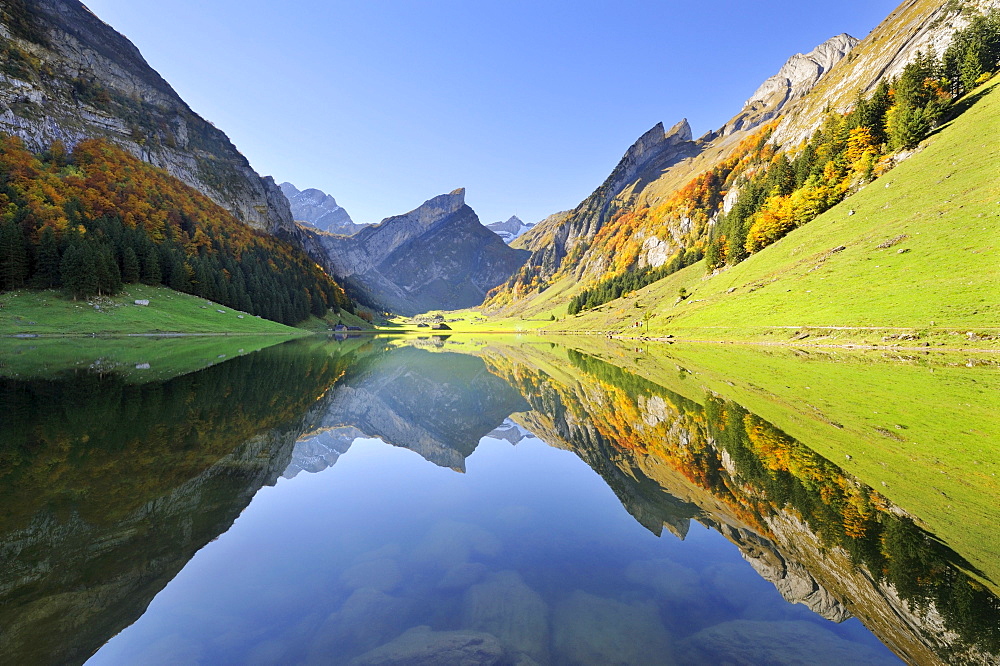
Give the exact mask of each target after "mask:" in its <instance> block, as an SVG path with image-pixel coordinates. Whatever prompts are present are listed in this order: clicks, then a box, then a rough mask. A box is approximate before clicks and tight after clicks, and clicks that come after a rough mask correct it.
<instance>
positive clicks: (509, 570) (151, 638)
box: [89, 437, 896, 664]
mask: <svg viewBox="0 0 1000 666" xmlns="http://www.w3.org/2000/svg"><path fill="white" fill-rule="evenodd" d="M467 465H468V469H467V473H465V474H460V473H457V472H455V471H452V470H450V469H447V468H441V467H437V466H435V465H432V464H430V463H428V462H427V461H425V460H423V459H422V458H421V457H420V456H418V455H417V454H415V453H413V452H411V451H408V450H405V449H401V448H396V447H393V446H389V445H386V444H384V443H382V442H381V441H379V440H373V439H359V440H357V441H355V442H354V444H353V445H352V446H351V448H350V450H349V451H348V452H347V453H346V454H344V455H343V456H342V457H341V458H340V459H339V460H338V461H337V462H336V464H335V465H334V466H333V467H330V468H328V469H326V470H324V471H322V472H319V473H316V474H299V475H297V476H296V477H295V478H293V479H281V480H279V482H278V483H277V485H276V486H275V487H267V488H263V489H262V490H261V491H260V492H259V493H258V494H257V496H256V497H255V498H254V499H253V501H252V502H251V504H250V506H249V507H248V508H247V509H246V510H245V511H244V512H243V513H242V515H241V516H240V517H239V519H238V520H237V521H236V523H235V524H234V525H233V527H232V528H231V529H230V530H229V531H228V532H226V533H225V534H223V535H222V536H220V537H219V539H218V540H216V541H214V542H213V543H211V544H209V545H208V546H206V547H205V548H204V549H202V550H201V551H200V552H199V553H198V554H197V555H196V556H195V557H194V558H193V559H192V560H191V561H190V563H188V565H187V566H186V567H185V568H184V570H183V571H182V572H181V573H180V574H179V575H178V576H177V577H176V578H175V579H174V580H173V582H172V583H170V585H168V586H167V588H166V589H165V590H163V592H161V593H160V594H159V595H158V596H157V597H156V599H155V600H154V601H153V603H152V604H150V606H149V608H148V610H147V611H146V613H145V614H144V615H143V616H142V617H141V618H140V619H139V620H138V621H137V622H136V623H135V624H134V625H132V626H131V627H129V628H128V629H126V630H125V631H124V632H122V633H121V634H120V635H119V636H117V637H115V638H114V639H112V640H111V641H110V642H109V643H108V644H107V645H106V646H105V647H104V648H103V649H101V650H100V651H99V652H98V653H97V654H96V655H95V656H94V657H93V659H91V661H90V662H89V663H91V664H139V663H141V664H158V663H162V664H177V663H203V664H249V663H348V662H349V661H350V660H351V659H352V658H354V657H357V656H359V655H361V654H363V653H365V652H367V651H369V650H372V649H374V648H377V647H378V646H379V645H382V644H384V643H388V642H390V641H391V640H392V639H394V638H396V637H397V636H399V635H400V634H401V633H403V632H404V631H406V630H408V629H411V628H413V627H418V626H422V625H426V626H429V627H430V628H431V629H432V630H434V631H441V632H444V631H454V630H473V631H477V630H478V631H482V630H490V629H492V630H493V631H494V632H496V633H497V634H503V632H504V631H506V632H507V634H508V635H507V636H503V635H501V636H500V638H501V640H502V641H503V640H504V639H507V640H509V641H510V644H511V645H512V647H513V648H514V649H515V650H521V652H520V653H519V655H518V656H523V655H526V656H528V657H530V658H532V659H534V660H535V661H536V662H537V663H557V664H569V663H589V664H608V663H630V664H631V663H636V664H640V663H641V664H659V663H678V662H679V663H698V662H699V661H700V659H699V655H700V654H702V653H701V652H698V648H699V647H701V646H700V643H699V641H701V642H702V643H707V644H711V643H712V642H713V641H716V640H720V638H719V637H718V636H715V635H712V634H708V633H706V630H708V629H712V628H714V629H716V630H717V631H721V632H726V631H727V630H728V631H731V630H734V629H735V628H736V627H738V626H739V625H733V624H731V623H734V622H737V621H746V622H750V623H754V624H752V625H747V626H748V627H749V628H750V629H752V632H751V633H750V634H749V635H750V636H752V637H756V638H757V640H758V641H760V643H761V645H760V646H758V649H761V650H763V651H764V652H765V653H766V652H767V651H768V650H769V649H771V652H770V655H771V657H772V659H773V661H772V663H783V662H782V659H783V658H784V657H785V656H786V655H783V654H782V649H787V648H789V647H793V646H794V643H795V640H796V639H797V638H801V637H802V636H806V637H810V638H813V640H817V641H819V644H818V647H821V646H825V647H828V648H834V649H836V650H838V652H837V654H839V655H841V656H843V655H851V656H853V658H854V659H855V661H854V663H895V662H896V660H895V658H894V657H893V656H892V653H891V652H890V651H889V650H888V649H886V648H885V647H883V646H882V644H881V643H880V642H879V641H878V640H877V639H876V638H875V637H874V636H872V635H871V633H870V632H868V631H867V630H866V629H865V628H864V627H863V626H862V625H861V624H860V623H859V622H858V621H857V620H853V619H852V620H849V621H847V622H845V623H842V624H835V623H833V622H830V621H828V620H824V619H822V618H820V617H818V616H817V615H815V614H814V613H812V612H811V611H809V610H808V609H806V608H805V607H804V606H801V605H792V604H789V603H787V602H786V601H785V600H784V599H783V598H782V597H781V595H780V594H779V593H778V592H777V591H776V589H775V588H774V586H772V585H771V584H769V583H767V582H766V581H764V580H762V579H761V578H760V576H759V575H757V573H756V572H755V571H754V570H753V569H752V568H751V567H750V565H749V564H747V562H745V561H744V560H743V558H742V557H741V556H740V554H739V551H738V550H737V549H736V548H735V547H734V546H733V545H732V544H731V543H730V542H728V541H727V540H725V539H724V538H723V537H721V536H720V535H719V534H718V533H716V532H714V531H712V530H708V529H706V528H704V527H701V526H700V525H695V526H694V527H693V528H692V530H691V531H690V533H689V534H688V535H687V538H686V539H685V540H684V541H683V542H682V541H680V540H679V539H677V538H676V537H674V536H672V535H670V534H664V536H663V537H661V538H658V537H656V536H655V535H653V534H652V533H651V532H649V531H648V530H646V529H644V528H643V527H642V526H640V525H639V524H638V523H637V522H636V521H635V519H634V518H632V516H630V515H629V514H628V513H627V512H626V511H625V509H624V508H623V507H622V505H621V503H620V502H619V501H618V499H617V498H616V497H615V495H614V493H612V491H611V490H610V489H609V488H608V486H607V485H606V484H605V482H604V480H603V479H601V477H599V476H598V475H597V474H595V473H594V472H593V471H592V470H591V469H590V468H589V467H588V466H587V465H586V464H584V463H583V462H582V461H581V460H580V459H579V458H577V457H576V456H575V455H573V454H572V453H570V452H567V451H562V450H559V449H555V448H551V447H549V446H548V445H546V444H545V443H544V442H542V441H540V440H538V439H534V438H529V439H525V440H522V441H521V442H520V443H518V444H517V445H516V446H513V445H511V444H510V443H508V442H506V441H503V440H497V439H492V438H489V437H487V438H484V439H483V440H482V441H481V442H480V445H479V447H478V448H477V449H476V451H475V453H473V454H472V456H471V457H470V458H469V459H468V461H467ZM496 603H500V604H502V606H503V607H502V608H495V607H494V604H496ZM480 606H482V607H480ZM803 623H808V625H809V626H808V628H807V629H806V631H803ZM522 625H523V626H522ZM526 627H527V628H526ZM699 632H701V633H699ZM783 632H784V633H786V634H787V635H788V636H787V637H786V638H781V642H780V644H777V645H776V644H775V642H774V639H775V638H776V637H779V638H780V637H781V635H782V633H783ZM737 635H740V636H742V637H743V639H744V640H745V639H746V636H744V635H743V634H737ZM722 636H725V633H723V634H722ZM817 637H818V638H817ZM722 640H724V638H723V639H722ZM824 641H825V643H824ZM789 642H791V644H789ZM799 647H800V648H801V646H799ZM509 651H513V650H509ZM801 655H802V652H801V651H799V652H798V657H801ZM787 657H788V659H789V661H788V662H784V663H793V662H792V661H790V660H792V659H795V658H796V654H789V655H787ZM524 663H530V662H524ZM800 663H802V662H800ZM814 663H829V662H828V661H827V660H826V659H825V658H824V659H822V660H820V661H817V662H814Z"/></svg>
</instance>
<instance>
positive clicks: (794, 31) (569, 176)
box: [85, 0, 898, 222]
mask: <svg viewBox="0 0 1000 666" xmlns="http://www.w3.org/2000/svg"><path fill="white" fill-rule="evenodd" d="M85 4H87V6H88V7H90V8H91V10H93V11H94V13H96V14H97V15H98V16H100V17H101V18H102V19H104V20H105V21H107V22H108V23H109V24H111V25H112V26H113V27H115V28H116V29H117V30H118V31H119V32H122V33H123V34H124V35H125V36H126V37H128V38H129V39H131V40H132V42H133V43H134V44H135V45H136V46H138V47H139V50H140V51H142V53H143V55H144V56H145V57H146V60H147V61H148V62H149V63H150V65H152V66H153V68H154V69H156V70H157V71H159V72H160V74H162V75H163V77H164V78H165V79H166V80H167V81H168V82H169V83H170V84H171V85H173V87H174V88H175V89H176V90H177V92H178V93H179V94H180V95H181V96H182V97H183V98H184V99H185V100H186V101H187V102H188V103H189V104H190V105H191V107H192V108H193V109H194V110H195V111H196V112H198V113H199V114H201V115H202V116H204V117H205V118H207V119H208V120H211V121H212V122H214V123H215V124H216V126H218V127H219V128H220V129H222V130H223V131H225V132H226V133H227V134H228V135H229V137H230V138H231V139H232V140H233V142H234V143H235V144H236V146H237V147H238V148H239V149H240V150H241V151H242V152H243V154H244V155H246V157H247V158H248V159H249V160H250V163H251V164H252V165H253V167H254V168H255V169H257V171H259V172H260V173H262V174H265V175H271V176H274V178H275V180H277V181H278V182H279V183H280V182H282V181H285V180H287V181H290V182H292V183H294V184H295V185H296V186H298V187H299V188H300V189H303V188H307V187H317V188H319V189H321V190H323V191H325V192H328V193H329V194H332V195H333V196H334V197H336V199H337V202H338V203H340V204H341V205H342V206H344V207H345V208H346V209H347V210H348V212H349V213H350V214H351V216H352V217H353V218H354V219H355V221H358V222H377V221H379V220H380V219H382V218H384V217H387V216H389V215H396V214H400V213H404V212H406V211H408V210H411V209H413V208H415V207H416V206H418V205H419V204H420V203H422V202H423V201H424V200H426V199H429V198H431V197H432V196H435V195H437V194H441V193H444V192H449V191H451V190H453V189H455V188H457V187H465V188H467V191H466V201H467V203H469V205H471V206H472V207H473V208H475V209H476V211H477V212H478V213H479V216H480V218H481V219H482V220H483V221H484V222H494V221H497V220H501V219H506V218H508V217H510V216H511V215H513V214H516V215H518V216H519V217H521V218H522V219H524V220H525V221H527V222H535V221H537V220H539V219H541V218H543V217H545V216H546V215H549V214H551V213H554V212H556V211H559V210H565V209H568V208H572V207H574V206H576V204H578V203H579V202H580V201H581V200H582V199H583V198H585V197H586V196H587V195H588V194H590V192H592V191H593V190H594V189H595V188H596V187H597V186H598V185H600V184H601V182H603V180H604V179H605V178H606V177H607V175H608V174H609V173H610V172H611V169H613V168H614V166H615V164H617V162H618V160H619V159H620V158H621V156H622V154H623V153H624V152H625V150H626V149H627V148H628V147H629V146H630V145H631V144H632V142H633V141H635V139H637V138H638V137H639V136H640V135H641V134H642V133H643V132H645V131H646V130H648V129H649V128H650V127H652V126H653V125H655V124H656V123H657V122H660V121H663V123H664V125H666V126H667V127H669V126H670V125H672V124H674V123H675V122H677V121H678V120H680V119H681V118H687V119H688V120H689V122H690V123H691V126H692V129H693V131H694V134H695V136H700V135H701V134H704V133H705V132H707V131H709V130H713V129H717V128H719V127H721V126H722V125H723V124H724V123H725V122H726V121H727V120H728V119H729V118H730V117H732V116H734V115H736V113H737V112H738V111H739V110H740V107H741V106H742V104H743V102H744V101H745V100H746V98H747V97H749V96H750V94H751V93H753V91H754V90H755V89H756V88H757V86H758V85H759V84H760V83H761V82H762V81H763V80H764V79H766V78H767V77H768V76H771V75H772V74H774V73H775V72H777V70H778V68H780V67H781V65H782V64H783V63H784V61H785V60H787V59H788V57H789V56H791V55H792V54H794V53H797V52H807V51H809V50H811V49H812V48H813V47H814V46H816V45H817V44H819V43H820V42H822V41H824V40H826V39H828V38H829V37H832V36H834V35H836V34H839V33H841V32H847V33H849V34H851V35H854V36H855V37H859V38H861V37H864V36H865V35H866V34H868V32H869V31H871V29H872V28H874V27H875V26H876V25H877V24H878V23H879V22H880V21H881V20H882V19H883V18H885V17H886V16H887V15H888V14H889V13H890V12H891V11H892V9H894V7H895V6H896V5H897V4H898V0H840V1H839V2H825V3H816V2H808V1H803V0H795V1H794V2H786V1H777V2H747V1H746V0H741V1H738V2H731V1H722V0H696V1H686V2H679V1H674V2H668V1H665V0H660V1H654V0H616V1H614V2H612V1H597V0H575V1H562V0H559V1H551V2H549V1H546V0H353V1H351V2H346V1H341V0H330V1H326V2H321V1H307V0H288V1H286V2H274V1H273V0H272V1H269V2H265V1H263V0H170V1H168V2H165V1H164V0H85Z"/></svg>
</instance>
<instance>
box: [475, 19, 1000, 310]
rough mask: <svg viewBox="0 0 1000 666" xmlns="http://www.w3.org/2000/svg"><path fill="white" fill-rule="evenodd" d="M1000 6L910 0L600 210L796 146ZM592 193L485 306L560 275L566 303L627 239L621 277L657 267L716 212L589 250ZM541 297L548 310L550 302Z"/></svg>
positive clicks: (830, 47)
mask: <svg viewBox="0 0 1000 666" xmlns="http://www.w3.org/2000/svg"><path fill="white" fill-rule="evenodd" d="M996 6H1000V1H998V0H965V1H964V2H945V1H944V0H908V1H907V2H904V3H903V4H902V5H900V7H899V8H897V9H896V10H895V11H894V12H893V13H892V14H891V15H890V16H889V17H888V18H887V19H886V20H885V21H883V22H882V24H880V25H879V26H878V27H877V28H876V29H875V30H874V31H873V32H872V33H871V34H870V35H868V36H867V37H866V38H865V39H864V40H861V41H860V42H858V41H857V40H855V39H854V38H852V37H850V36H848V35H844V34H841V35H838V36H836V37H834V38H831V39H830V40H828V41H827V42H824V44H821V45H820V46H818V47H817V48H816V49H814V50H813V51H811V52H810V53H808V54H804V55H803V54H797V55H795V56H793V57H792V58H790V59H789V60H788V62H786V63H785V65H784V66H783V67H782V68H781V70H780V71H779V72H778V73H777V74H776V75H775V76H773V77H770V78H769V79H768V80H767V81H765V82H764V83H763V84H762V85H761V86H760V87H759V88H758V90H757V91H756V92H755V93H754V95H752V96H751V97H750V99H749V100H747V103H746V105H745V106H744V108H743V109H742V110H741V111H740V113H738V114H737V115H736V116H735V117H734V118H733V119H732V120H730V121H729V122H728V123H726V125H724V126H723V127H722V128H720V129H719V130H718V131H714V132H709V133H707V134H706V135H704V136H702V137H701V138H700V139H698V140H697V141H694V142H692V144H691V145H690V152H689V155H688V158H687V159H684V160H678V161H677V162H676V163H674V164H670V165H668V166H666V167H665V168H662V169H660V170H659V171H658V172H656V171H653V170H647V173H646V174H644V175H643V176H642V177H638V176H636V177H635V179H634V180H633V181H632V183H630V184H628V185H626V186H622V187H621V188H620V190H619V191H618V192H617V193H613V192H612V193H608V194H607V195H606V196H607V197H608V198H609V199H610V201H609V203H608V205H607V206H606V207H605V208H604V209H603V210H611V211H614V212H621V213H628V212H635V211H641V210H643V209H645V208H650V209H651V208H655V207H656V206H657V205H660V204H663V203H664V202H665V201H667V200H668V199H669V198H670V197H671V196H672V195H673V194H674V193H676V192H677V191H678V190H680V189H681V188H682V187H683V186H685V185H687V184H688V183H690V182H691V181H692V180H693V179H694V178H695V177H696V176H698V175H699V174H702V173H705V172H707V171H709V170H710V169H712V168H713V167H715V166H716V165H718V164H719V163H721V162H722V161H723V160H725V159H727V158H729V157H730V156H731V155H733V154H734V153H735V152H736V151H737V150H738V149H739V148H740V144H741V142H743V141H744V140H748V138H749V137H754V136H755V134H754V132H760V131H763V129H764V127H763V126H764V125H765V124H767V125H770V126H771V127H772V128H773V129H768V132H769V136H768V137H767V140H768V141H769V142H770V143H771V144H773V145H774V146H775V147H776V148H777V149H787V148H792V147H795V146H797V145H798V144H799V143H800V142H801V141H802V140H803V139H805V138H807V137H808V136H810V135H811V134H812V132H813V131H814V130H815V129H816V128H817V127H818V126H819V124H820V123H821V122H822V120H823V118H824V116H825V113H826V112H827V111H828V110H829V109H841V110H844V109H846V108H847V107H849V106H850V105H851V104H852V103H853V101H854V99H855V96H856V95H857V93H858V91H859V90H861V91H868V90H871V89H872V88H873V87H874V86H875V85H877V84H878V82H880V81H883V80H886V79H888V78H891V77H892V76H894V75H896V74H898V73H899V72H900V71H901V70H902V68H903V67H904V66H905V64H906V63H907V62H910V61H911V60H912V59H913V58H914V57H915V56H916V54H917V52H918V51H920V50H921V49H924V50H925V51H926V49H928V47H934V48H935V49H936V50H937V52H938V53H940V52H941V51H942V50H943V47H944V46H946V45H947V44H948V43H949V42H950V39H951V36H952V34H953V33H954V32H955V30H957V29H959V28H961V27H964V26H965V25H967V24H968V22H969V20H970V18H971V16H972V15H973V13H974V12H976V11H984V10H987V9H989V8H991V7H996ZM848 53H849V54H850V57H847V55H848ZM771 124H773V125H771ZM644 138H645V136H644ZM640 142H642V139H640ZM633 149H634V147H633ZM633 149H630V152H631V151H632V150H633ZM609 180H611V179H609ZM606 185H607V183H606ZM602 187H604V186H602ZM600 191H601V190H600V189H599V190H598V192H600ZM598 192H595V194H593V195H591V197H589V198H588V199H587V200H585V201H584V203H582V204H581V205H580V206H578V207H577V209H575V210H574V211H573V212H571V213H570V214H569V215H568V216H554V217H553V218H552V219H550V220H547V221H545V222H543V223H540V224H539V225H537V226H536V227H535V229H533V230H532V232H530V233H528V234H525V235H524V236H523V237H522V238H521V239H518V241H517V242H516V243H515V246H517V247H523V248H525V249H529V250H531V251H532V257H531V258H530V259H529V260H528V263H527V264H526V268H524V269H522V270H521V271H520V272H519V273H518V274H517V275H515V276H514V277H512V279H511V280H509V281H508V282H507V283H506V284H505V285H504V286H503V287H501V288H500V289H499V290H498V293H497V294H495V296H494V297H493V298H491V299H490V300H489V301H488V302H487V306H488V307H489V308H491V309H495V308H505V311H506V312H508V313H512V312H515V311H530V310H531V309H532V299H531V296H532V295H533V294H534V293H536V292H538V291H540V290H544V289H545V288H546V287H548V286H551V285H553V284H555V283H557V282H558V281H560V280H561V279H562V278H565V279H564V280H562V282H559V284H560V285H561V286H560V287H559V291H560V297H565V298H567V299H568V297H569V295H570V294H571V293H572V292H573V290H574V289H576V288H577V286H576V285H579V284H580V283H582V282H587V281H590V282H595V281H597V280H600V279H602V278H603V277H606V276H607V271H608V268H609V265H610V263H611V260H612V256H611V255H612V254H613V251H612V250H611V248H620V246H621V245H623V240H624V239H625V238H626V237H632V238H633V239H637V240H638V241H641V242H640V243H638V245H639V249H638V250H629V254H628V255H627V256H624V257H623V256H620V255H621V252H618V253H617V254H618V255H619V256H617V257H616V259H617V261H618V265H619V270H620V265H621V263H623V262H625V263H627V262H631V265H632V266H633V267H635V268H639V267H642V266H651V267H654V268H655V267H659V266H661V265H663V264H664V263H666V261H667V260H668V259H669V258H670V257H671V256H673V255H675V254H676V253H678V252H679V251H683V250H684V249H685V248H691V247H693V245H694V243H696V242H697V241H698V240H701V239H703V238H704V237H705V236H706V235H707V234H708V232H709V230H710V229H711V226H712V225H713V224H714V222H715V219H716V218H717V216H718V212H716V214H715V215H714V216H713V217H711V218H710V219H709V220H708V221H707V224H706V223H704V222H702V223H696V222H694V221H692V220H691V219H689V218H687V217H685V216H683V215H676V216H672V217H667V218H664V219H656V220H651V221H647V222H646V223H645V224H644V225H643V226H641V227H639V228H635V227H630V226H628V225H627V224H626V225H622V226H621V228H619V229H615V230H613V231H612V232H611V233H607V232H605V233H604V234H603V235H602V237H601V238H600V243H595V239H596V238H597V236H598V233H597V232H598V231H600V229H602V228H603V227H604V225H605V224H606V223H607V221H608V218H609V216H601V215H599V214H595V211H594V210H593V206H592V205H589V204H591V202H592V201H593V199H594V198H595V195H597V194H598ZM734 194H736V192H735V191H731V192H729V195H730V196H729V197H728V198H727V200H726V202H727V204H729V205H731V203H732V200H733V199H734V197H733V195H734ZM599 210H600V209H599ZM598 212H599V211H598ZM632 252H634V254H632ZM564 294H565V296H563V295H564ZM542 300H544V301H545V302H546V303H548V305H551V299H550V298H547V299H542Z"/></svg>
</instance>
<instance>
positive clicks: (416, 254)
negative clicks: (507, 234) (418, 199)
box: [308, 189, 528, 315]
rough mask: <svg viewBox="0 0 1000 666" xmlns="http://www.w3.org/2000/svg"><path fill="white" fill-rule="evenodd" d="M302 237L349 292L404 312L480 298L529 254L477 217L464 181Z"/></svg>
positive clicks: (473, 303)
mask: <svg viewBox="0 0 1000 666" xmlns="http://www.w3.org/2000/svg"><path fill="white" fill-rule="evenodd" d="M308 243H309V249H310V250H311V251H312V253H313V255H314V256H317V257H320V258H321V259H322V261H323V263H324V266H325V267H326V269H327V270H328V271H330V272H331V273H332V274H333V275H337V276H339V277H340V279H341V280H342V281H343V283H344V285H345V288H346V289H347V290H348V293H349V294H351V295H352V296H353V297H354V298H357V299H358V300H359V301H361V302H362V303H365V304H367V305H369V306H371V307H375V308H377V309H382V310H389V311H392V312H396V313H399V314H405V315H413V314H418V313H420V312H426V311H427V310H436V309H447V310H454V309H460V308H468V307H474V306H476V305H479V304H480V303H482V302H483V299H484V298H485V296H486V293H487V292H488V291H489V290H490V289H493V288H494V287H496V286H497V285H499V284H501V283H502V282H504V281H505V280H506V279H507V278H508V277H510V275H512V274H513V273H514V271H516V270H517V269H518V268H519V267H520V266H521V264H522V263H524V261H525V260H526V259H527V257H528V252H526V251H524V250H515V249H513V248H511V247H508V246H507V245H506V244H505V243H504V242H503V241H502V240H501V239H500V237H499V236H497V235H496V234H495V233H493V232H491V231H490V230H489V229H487V228H486V227H485V226H483V225H482V224H481V223H480V221H479V216H477V215H476V212H475V211H474V210H472V208H470V207H469V206H468V205H466V203H465V190H464V189H457V190H455V191H453V192H451V193H450V194H443V195H441V196H438V197H434V198H433V199H430V200H428V201H426V202H424V203H423V205H421V206H419V207H418V208H416V209H414V210H412V211H410V212H409V213H406V214H405V215H397V216H395V217H390V218H386V219H385V220H382V222H380V223H379V224H376V225H371V226H367V227H365V228H363V229H362V230H361V231H359V232H358V233H356V234H354V235H353V236H334V235H329V234H313V235H312V236H311V237H310V239H309V241H308Z"/></svg>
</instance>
